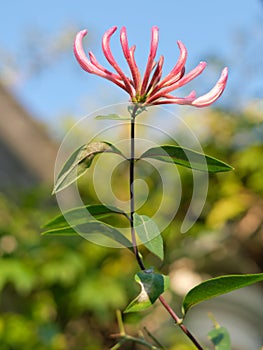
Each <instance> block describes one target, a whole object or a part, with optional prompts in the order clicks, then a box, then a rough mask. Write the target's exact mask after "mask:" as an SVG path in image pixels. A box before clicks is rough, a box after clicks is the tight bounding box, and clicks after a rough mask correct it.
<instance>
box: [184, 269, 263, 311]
mask: <svg viewBox="0 0 263 350" xmlns="http://www.w3.org/2000/svg"><path fill="white" fill-rule="evenodd" d="M259 281H263V273H258V274H249V275H229V276H221V277H216V278H212V279H210V280H207V281H204V282H202V283H200V284H199V285H197V286H196V287H194V288H193V289H191V290H190V291H189V292H188V293H187V295H186V296H185V298H184V301H183V312H184V314H186V312H187V311H188V310H189V309H190V308H191V307H192V306H194V305H196V304H199V303H201V302H202V301H205V300H208V299H211V298H214V297H217V296H219V295H222V294H225V293H229V292H231V291H233V290H235V289H239V288H242V287H246V286H249V285H251V284H253V283H256V282H259Z"/></svg>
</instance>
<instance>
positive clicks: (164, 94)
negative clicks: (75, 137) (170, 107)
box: [74, 26, 228, 107]
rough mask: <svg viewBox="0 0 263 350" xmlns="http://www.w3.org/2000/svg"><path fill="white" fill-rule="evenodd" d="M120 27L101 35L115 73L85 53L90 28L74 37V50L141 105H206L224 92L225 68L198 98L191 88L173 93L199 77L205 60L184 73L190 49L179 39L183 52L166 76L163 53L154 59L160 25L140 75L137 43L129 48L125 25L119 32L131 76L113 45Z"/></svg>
mask: <svg viewBox="0 0 263 350" xmlns="http://www.w3.org/2000/svg"><path fill="white" fill-rule="evenodd" d="M116 30H117V27H112V28H110V29H109V30H107V31H106V33H105V34H104V35H103V38H102V50H103V53H104V56H105V57H106V59H107V61H108V62H109V64H110V65H111V66H112V68H113V69H114V72H111V71H109V70H108V69H106V68H105V67H104V66H102V65H101V64H100V63H99V62H98V60H97V59H96V57H95V55H94V54H93V53H92V52H89V58H88V57H87V55H86V54H85V52H84V49H83V45H82V41H83V38H84V36H85V35H86V34H87V30H82V31H80V32H79V33H78V34H77V35H76V38H75V42H74V53H75V56H76V59H77V60H78V62H79V64H80V66H81V67H82V68H83V69H84V70H85V71H87V72H88V73H91V74H95V75H98V76H100V77H102V78H105V79H108V80H110V81H112V82H113V83H115V84H116V85H118V86H119V87H121V88H122V89H123V90H125V91H126V92H127V93H128V94H129V95H130V100H131V102H133V103H137V104H140V105H142V106H150V105H159V104H179V105H191V106H195V107H206V106H209V105H211V104H212V103H214V102H215V101H216V100H217V99H218V98H219V96H220V95H221V94H222V93H223V91H224V89H225V86H226V82H227V78H228V69H227V67H225V68H224V69H223V70H222V73H221V76H220V78H219V80H218V81H217V83H216V84H215V86H214V87H213V88H212V89H211V90H210V91H209V92H208V93H206V94H204V95H202V96H200V97H196V93H195V91H192V92H191V93H190V94H189V95H188V96H186V97H176V96H174V95H171V94H170V93H171V92H172V91H174V90H176V89H178V88H180V87H182V86H184V85H186V84H187V83H189V82H190V81H192V80H193V79H194V78H196V77H197V76H199V75H200V74H201V73H202V72H203V70H204V69H205V67H206V62H200V63H199V64H198V65H197V66H196V67H195V68H194V69H193V70H191V71H190V72H189V73H187V74H185V63H186V59H187V50H186V47H185V46H184V44H183V43H182V42H181V41H178V42H177V44H178V47H179V51H180V55H179V58H178V61H177V63H176V64H175V66H174V67H173V69H172V70H171V71H170V73H169V74H167V75H166V76H165V77H164V78H162V69H163V63H164V57H163V56H160V58H159V60H158V62H156V61H155V57H156V52H157V48H158V41H159V29H158V27H156V26H154V27H152V31H151V43H150V53H149V56H148V61H147V64H146V68H145V72H144V75H143V76H142V77H141V74H140V72H139V69H138V67H137V64H136V61H135V57H134V52H135V46H132V47H129V44H128V38H127V32H126V28H125V27H122V28H121V31H120V42H121V47H122V51H123V54H124V57H125V59H126V62H127V64H128V66H129V69H130V72H131V76H130V77H128V76H126V74H125V73H124V72H123V70H122V69H121V67H120V66H119V64H118V63H117V62H116V60H115V58H114V56H113V54H112V51H111V48H110V40H111V37H112V35H113V34H114V33H115V31H116Z"/></svg>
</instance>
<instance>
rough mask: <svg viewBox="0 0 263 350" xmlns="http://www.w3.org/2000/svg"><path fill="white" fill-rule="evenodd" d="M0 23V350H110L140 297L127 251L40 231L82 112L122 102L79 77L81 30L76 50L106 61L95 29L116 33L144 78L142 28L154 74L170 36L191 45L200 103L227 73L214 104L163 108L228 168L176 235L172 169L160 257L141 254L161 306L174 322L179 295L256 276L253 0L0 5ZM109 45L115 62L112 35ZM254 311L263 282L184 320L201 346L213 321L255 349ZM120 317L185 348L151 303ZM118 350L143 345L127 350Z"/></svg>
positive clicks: (256, 26)
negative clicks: (158, 279) (153, 37)
mask: <svg viewBox="0 0 263 350" xmlns="http://www.w3.org/2000/svg"><path fill="white" fill-rule="evenodd" d="M0 16H1V21H0V32H1V35H0V293H1V298H0V349H1V350H18V349H19V350H21V349H26V350H35V349H40V350H41V349H43V350H64V349H69V350H73V349H81V350H84V349H85V350H99V349H109V348H110V347H111V346H113V345H114V342H115V340H114V339H112V338H111V334H113V333H117V332H118V327H117V324H116V316H115V312H116V310H117V309H121V310H123V309H124V308H125V307H126V305H127V304H128V303H129V301H130V300H131V299H132V298H134V297H135V296H136V295H137V293H138V286H136V285H135V283H134V281H133V276H134V274H135V273H136V272H137V271H138V268H137V266H136V264H135V262H134V260H133V256H132V255H131V254H130V253H129V252H127V251H126V250H122V249H110V248H103V247H101V246H97V245H95V244H92V243H90V242H88V241H86V240H84V239H82V238H81V237H48V236H45V237H41V226H42V225H43V224H44V223H45V222H47V221H49V220H50V219H51V218H52V217H53V216H54V215H57V214H59V209H58V207H57V205H56V201H55V198H54V197H52V196H51V191H52V186H53V171H54V164H55V159H56V154H57V151H58V149H59V145H60V143H61V141H62V140H63V137H64V136H65V135H66V133H67V131H68V130H70V128H71V127H72V126H73V125H75V123H76V122H77V121H79V120H80V119H81V118H82V117H83V116H85V115H87V114H89V113H91V112H93V111H94V110H96V109H98V108H101V107H104V106H106V105H109V104H115V103H116V104H117V103H122V102H126V101H127V96H126V95H125V94H124V93H123V92H122V91H121V90H118V89H117V88H116V87H115V86H113V85H111V83H110V82H108V81H103V80H102V79H100V78H97V77H95V76H89V75H88V74H87V73H85V72H84V71H82V70H81V69H80V67H79V66H78V64H77V63H76V60H75V58H74V56H73V53H72V43H73V39H74V36H75V34H76V32H78V31H79V30H81V29H84V28H87V29H88V31H89V33H88V36H87V38H85V46H86V48H87V51H88V50H92V51H93V52H94V53H95V54H96V56H97V58H98V59H99V61H100V62H102V63H105V61H104V58H103V55H102V52H101V37H102V35H103V33H104V32H105V31H106V30H107V29H108V28H110V27H111V26H114V25H117V26H118V28H120V27H121V26H123V25H124V26H126V27H127V32H128V36H129V41H130V45H132V44H135V43H136V46H137V51H136V58H137V60H138V65H139V67H140V68H141V69H143V68H144V66H145V64H146V60H147V55H148V50H149V39H150V30H151V27H152V26H153V25H157V26H159V28H160V41H159V49H158V56H159V55H160V54H164V56H165V64H164V67H165V68H164V73H165V72H168V71H169V70H170V69H171V68H172V67H173V65H174V64H175V62H176V60H177V58H178V48H177V45H176V41H177V40H181V41H182V42H183V43H184V44H185V45H186V47H187V49H188V53H189V58H188V61H187V69H188V70H190V69H192V68H194V67H195V66H196V65H197V64H198V63H199V61H201V60H204V61H207V62H208V67H207V69H206V70H205V72H204V73H203V74H202V76H201V77H199V78H198V79H196V80H195V81H194V82H193V83H191V86H189V91H190V89H193V88H194V89H196V90H197V93H198V94H202V93H204V92H206V91H207V90H209V89H210V88H211V87H212V86H213V84H214V83H215V81H216V80H217V79H218V77H219V75H220V72H221V69H222V68H223V67H224V66H228V67H229V71H230V76H229V83H228V85H227V88H226V90H225V92H224V94H223V95H222V97H221V98H220V99H219V101H218V102H216V103H215V104H214V105H213V106H212V107H209V108H206V109H202V110H197V109H192V108H188V107H177V106H172V107H171V110H173V111H176V113H177V114H178V115H180V117H181V118H183V120H184V122H185V123H186V125H189V127H190V128H191V130H192V131H193V132H194V134H195V135H196V137H197V138H198V140H199V142H200V143H201V145H202V147H203V149H204V151H205V152H206V153H208V154H210V155H212V156H214V157H218V158H219V159H222V160H224V161H226V162H228V163H229V164H231V165H232V166H233V167H234V168H235V171H234V172H231V173H225V174H218V175H213V176H210V177H209V191H208V196H207V201H206V204H205V207H204V209H203V211H202V214H201V216H200V217H199V219H198V221H197V222H196V224H195V225H194V226H193V227H192V229H191V230H190V231H189V232H187V233H186V234H184V235H182V234H181V233H180V223H181V222H182V220H183V218H184V217H185V214H186V211H187V208H188V207H189V203H190V200H191V196H192V180H193V179H192V174H191V172H190V171H187V170H182V169H179V171H180V177H181V183H182V193H183V196H182V200H181V203H180V209H179V210H178V212H177V214H176V216H175V218H174V220H173V221H172V223H171V224H170V225H169V226H168V227H167V228H166V230H165V232H164V233H163V236H164V238H165V261H164V262H163V263H161V262H160V261H157V260H156V259H155V258H154V257H153V256H152V255H151V254H149V252H147V251H144V252H143V253H144V254H145V257H146V263H147V266H151V265H155V266H157V267H158V268H159V270H160V271H161V272H162V273H165V274H169V275H170V277H171V290H170V291H169V292H167V299H168V300H169V301H170V302H171V304H172V305H173V307H174V308H175V310H176V311H177V312H178V313H179V314H180V303H181V300H182V297H183V295H184V294H185V293H186V292H187V291H188V290H189V289H190V288H191V287H193V286H194V285H195V284H197V283H199V282H200V281H202V280H203V279H206V278H209V277H215V276H219V275H222V274H231V273H257V272H263V254H262V252H263V176H262V174H263V162H262V152H263V127H262V120H263V100H262V91H263V55H262V53H263V49H262V43H263V2H262V1H260V0H251V1H249V2H247V1H238V0H233V1H231V2H230V1H227V0H221V1H218V0H215V1H213V2H209V1H203V2H196V1H194V0H186V1H184V2H182V1H167V2H165V3H164V4H163V6H161V5H160V4H159V3H153V2H152V1H151V2H150V1H148V0H145V1H143V2H140V1H137V0H135V1H133V2H132V3H125V4H124V3H123V2H121V1H119V0H118V1H110V2H89V1H84V0H77V1H50V0H47V1H45V2H41V3H37V2H33V1H31V0H24V1H23V2H17V3H16V4H14V2H11V1H10V2H6V1H3V2H2V6H1V15H0ZM112 48H113V51H114V54H115V55H116V57H117V59H118V60H120V62H123V63H124V61H123V58H122V56H121V51H120V47H119V38H118V33H116V34H115V36H114V38H112ZM189 85H190V84H189ZM187 89H188V87H186V90H184V89H182V91H180V94H181V93H182V96H183V95H184V94H185V93H187V92H188V90H187ZM153 118H154V119H153V121H154V123H156V125H158V124H159V125H160V123H165V120H164V119H161V115H158V113H157V114H156V113H155V114H154V116H153ZM96 123H97V122H96V121H94V125H93V124H92V125H90V128H89V129H88V130H86V132H87V134H85V132H84V131H83V130H80V129H78V128H76V131H75V132H76V135H75V137H76V138H79V136H80V135H81V137H87V139H88V138H89V137H91V136H92V135H93V133H94V132H95V131H96V130H97V124H96ZM177 132H178V131H177ZM175 133H176V131H175ZM83 135H84V136H83ZM85 135H86V136H85ZM181 137H183V136H182V135H181ZM168 141H169V140H167V142H168ZM122 171H123V169H118V171H116V174H115V176H116V178H117V185H118V186H116V192H117V193H119V195H120V196H122V193H124V192H125V191H126V190H127V188H126V186H125V184H123V185H122V184H121V182H120V181H118V179H119V177H121V176H122ZM153 175H154V174H153ZM159 180H160V179H159V178H158V176H152V178H151V179H149V180H148V182H147V184H148V186H149V189H150V190H152V189H156V188H157V189H158V188H159V187H160V186H159V182H158V181H159ZM85 183H86V182H85V180H84V181H81V182H80V190H81V194H82V198H83V201H84V202H85V203H87V204H88V203H96V200H97V198H96V196H95V194H94V190H93V188H91V187H92V186H90V187H87V186H85ZM160 196H161V192H159V190H156V191H154V192H153V193H152V195H151V199H150V200H151V203H158V201H159V200H160ZM151 203H150V204H151ZM171 205H172V202H171ZM146 210H147V208H146ZM146 214H147V213H146ZM124 267H125V268H124ZM262 305H263V293H262V284H257V285H256V286H253V287H249V288H248V287H247V288H244V289H243V290H241V291H238V292H234V293H230V294H228V295H225V296H223V297H220V298H216V299H215V300H213V301H210V302H205V303H203V304H201V305H200V306H197V307H195V308H194V309H193V310H192V312H190V313H189V317H188V318H187V320H186V321H187V324H188V325H189V328H190V329H191V330H192V331H193V333H195V334H197V336H199V338H200V339H201V341H202V343H203V344H206V346H208V347H209V346H210V348H212V347H211V344H210V343H209V341H208V339H207V337H206V334H207V333H208V331H209V330H210V329H211V328H212V327H213V323H212V321H211V320H210V318H209V317H208V315H207V313H208V312H211V313H212V314H213V315H214V317H215V318H216V319H217V321H218V322H219V323H220V324H221V325H222V326H226V327H228V329H229V332H230V334H231V339H232V347H233V349H234V350H235V349H238V350H248V349H249V350H253V349H255V350H258V349H260V348H261V347H262V346H263V336H262V334H263V327H262V324H263V306H262ZM124 320H125V324H126V328H127V330H128V331H129V333H130V334H132V335H138V331H139V329H143V327H144V326H146V327H147V329H149V330H150V331H151V332H152V333H153V334H154V335H155V336H156V337H157V338H158V339H159V340H160V342H161V343H163V344H164V345H165V346H166V348H167V349H170V350H190V349H194V347H193V346H192V345H191V344H189V341H188V340H187V339H186V338H185V337H184V336H183V335H182V334H181V333H180V332H179V331H178V329H177V328H176V327H175V326H174V324H173V322H172V320H170V319H169V317H168V315H167V314H166V313H165V311H163V310H162V308H161V307H160V305H158V303H156V305H155V306H154V307H153V308H152V309H151V312H145V313H142V314H139V315H135V314H134V315H133V314H131V315H127V316H125V319H124ZM122 348H123V349H143V348H142V347H139V345H135V344H132V343H127V344H125V345H124V346H123V347H122Z"/></svg>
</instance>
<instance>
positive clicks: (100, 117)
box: [95, 114, 132, 120]
mask: <svg viewBox="0 0 263 350" xmlns="http://www.w3.org/2000/svg"><path fill="white" fill-rule="evenodd" d="M95 119H100V120H103V119H110V120H131V119H132V118H131V117H123V116H120V115H118V114H107V115H97V116H96V117H95Z"/></svg>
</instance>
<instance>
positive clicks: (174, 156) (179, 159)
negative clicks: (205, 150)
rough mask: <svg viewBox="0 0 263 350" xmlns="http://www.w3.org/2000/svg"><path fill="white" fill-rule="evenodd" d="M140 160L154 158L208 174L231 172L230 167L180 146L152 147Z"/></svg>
mask: <svg viewBox="0 0 263 350" xmlns="http://www.w3.org/2000/svg"><path fill="white" fill-rule="evenodd" d="M142 158H154V159H158V160H160V161H162V162H167V163H173V164H177V165H181V166H183V167H186V168H191V169H195V170H200V171H208V172H210V173H218V172H223V171H229V170H233V168H232V167H231V166H230V165H228V164H226V163H224V162H222V161H220V160H218V159H216V158H213V157H210V156H207V155H205V154H202V153H199V152H196V151H192V150H190V149H187V148H184V147H180V146H170V145H163V146H160V147H153V148H150V149H148V150H147V151H146V152H144V153H143V154H142V155H141V157H140V159H142Z"/></svg>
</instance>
